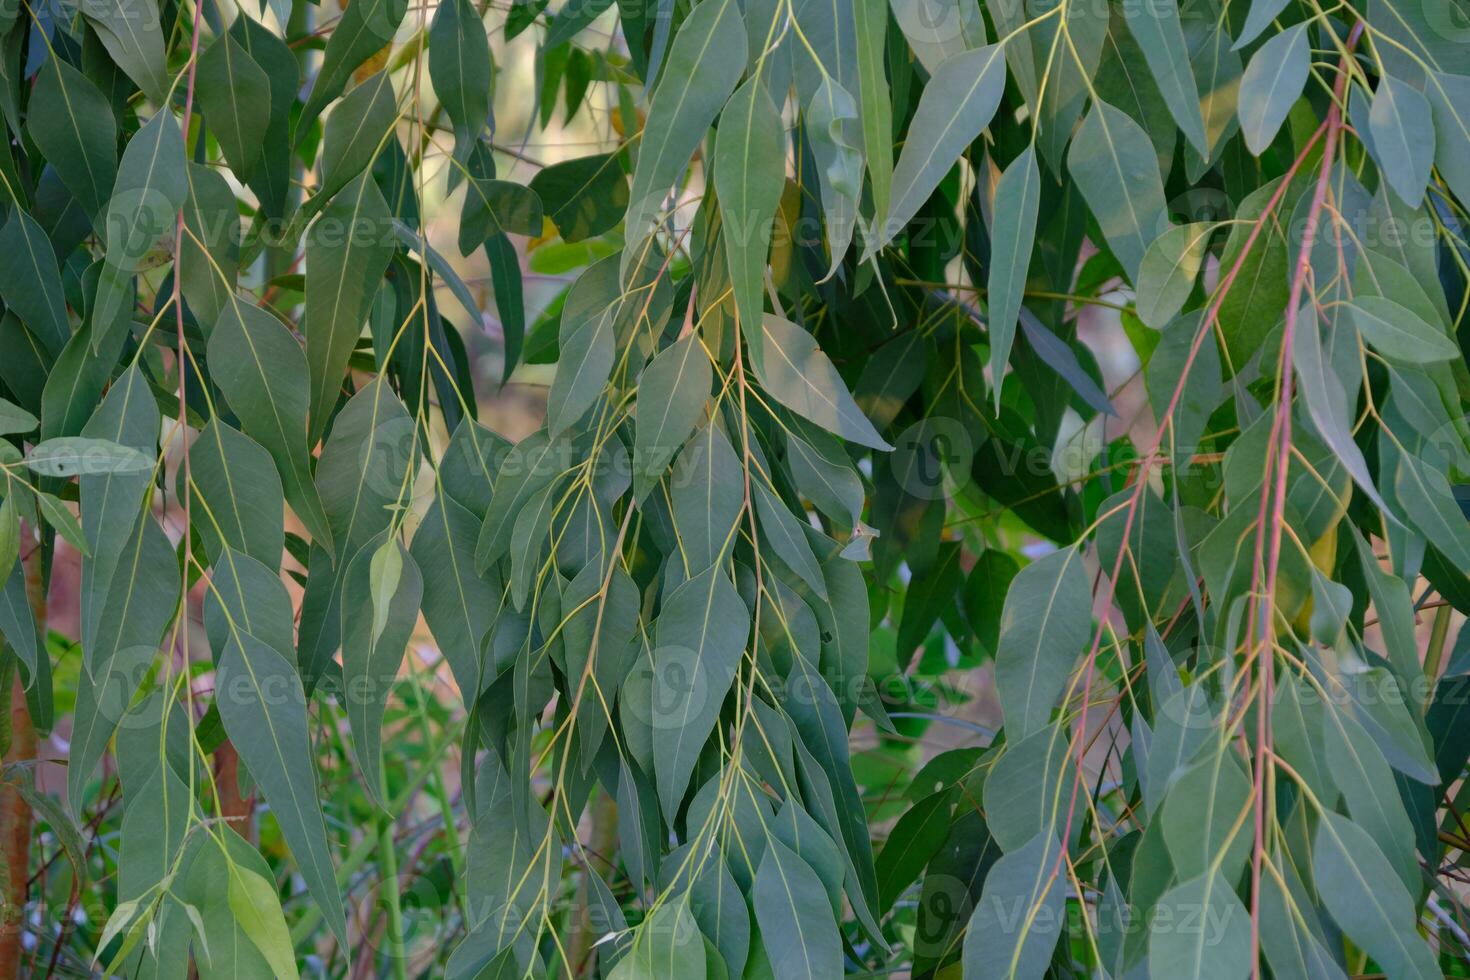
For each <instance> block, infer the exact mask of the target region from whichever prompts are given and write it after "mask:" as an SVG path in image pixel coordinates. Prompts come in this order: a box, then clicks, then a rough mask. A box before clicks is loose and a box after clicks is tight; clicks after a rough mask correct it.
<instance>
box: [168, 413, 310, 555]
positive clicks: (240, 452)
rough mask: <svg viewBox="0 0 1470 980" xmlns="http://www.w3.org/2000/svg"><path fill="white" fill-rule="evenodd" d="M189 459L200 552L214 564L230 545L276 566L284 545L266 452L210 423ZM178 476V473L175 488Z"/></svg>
mask: <svg viewBox="0 0 1470 980" xmlns="http://www.w3.org/2000/svg"><path fill="white" fill-rule="evenodd" d="M189 457H190V458H189V471H190V475H191V477H192V479H193V481H194V487H193V493H194V495H195V506H196V507H197V508H198V509H197V510H196V511H195V513H196V514H197V515H198V518H197V519H196V521H195V523H194V531H195V533H197V534H199V535H200V536H201V537H202V538H203V539H204V545H205V549H206V551H207V552H208V553H209V554H210V555H211V556H213V557H214V558H215V560H216V561H217V560H218V557H219V554H220V549H221V548H222V547H230V548H233V549H235V550H236V551H239V552H242V553H244V554H247V555H249V556H250V557H252V558H255V559H256V560H258V561H260V562H261V563H262V564H264V565H266V566H267V567H269V568H276V567H278V566H279V565H280V561H281V551H282V549H283V548H284V547H285V527H284V522H283V519H282V517H283V511H284V508H285V500H284V498H283V496H282V492H281V480H280V477H279V476H277V474H276V469H275V465H274V464H273V462H272V461H271V457H270V453H268V452H266V451H265V449H264V448H262V447H261V446H260V444H259V443H257V442H255V440H253V439H251V438H250V437H249V436H247V435H245V434H244V433H242V432H240V431H239V430H238V429H234V428H231V427H230V426H229V425H227V424H225V423H224V422H222V421H220V420H219V419H211V420H210V421H209V423H208V424H207V425H206V426H205V427H204V428H203V429H202V430H201V431H200V433H199V437H198V438H197V439H195V440H194V442H193V444H192V445H191V447H190V454H189ZM182 478H183V473H182V472H180V483H181V484H182V482H183V479H182ZM185 489H186V488H184V487H183V486H181V487H180V492H181V493H182V492H183V491H184V490H185Z"/></svg>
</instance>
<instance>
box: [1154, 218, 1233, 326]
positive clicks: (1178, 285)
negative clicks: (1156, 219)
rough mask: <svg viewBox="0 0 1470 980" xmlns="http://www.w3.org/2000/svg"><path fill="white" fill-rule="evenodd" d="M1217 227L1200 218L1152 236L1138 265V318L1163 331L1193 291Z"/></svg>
mask: <svg viewBox="0 0 1470 980" xmlns="http://www.w3.org/2000/svg"><path fill="white" fill-rule="evenodd" d="M1216 227H1217V226H1216V225H1215V224H1214V223H1213V222H1208V221H1200V222H1195V223H1194V224H1188V225H1175V226H1174V227H1172V228H1170V229H1169V230H1168V231H1166V232H1164V233H1163V234H1162V235H1160V236H1159V237H1158V238H1155V239H1154V240H1153V242H1152V243H1151V244H1150V245H1149V247H1148V249H1147V250H1146V251H1144V253H1143V261H1142V262H1140V263H1139V265H1138V282H1137V283H1136V285H1137V287H1138V288H1137V292H1138V318H1139V319H1140V320H1142V321H1143V322H1144V323H1146V324H1148V325H1149V326H1150V327H1153V328H1154V329H1155V330H1163V329H1164V328H1165V327H1166V326H1168V324H1169V321H1170V320H1172V319H1174V317H1175V316H1177V315H1178V313H1179V311H1180V309H1182V308H1183V306H1184V302H1185V300H1187V299H1189V294H1190V293H1191V292H1193V291H1194V283H1195V279H1196V278H1198V276H1199V270H1200V268H1201V266H1203V265H1204V260H1205V250H1206V248H1207V246H1208V245H1209V244H1210V236H1211V235H1212V234H1213V233H1214V231H1215V228H1216Z"/></svg>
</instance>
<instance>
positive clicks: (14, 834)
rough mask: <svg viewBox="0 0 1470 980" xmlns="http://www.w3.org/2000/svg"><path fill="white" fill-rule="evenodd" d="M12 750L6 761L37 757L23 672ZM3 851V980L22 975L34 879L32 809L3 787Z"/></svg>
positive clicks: (15, 681) (14, 698)
mask: <svg viewBox="0 0 1470 980" xmlns="http://www.w3.org/2000/svg"><path fill="white" fill-rule="evenodd" d="M8 693H9V695H10V705H9V709H10V751H9V752H7V753H5V762H6V763H7V764H8V763H11V762H18V761H20V760H23V759H34V758H35V757H36V732H35V729H33V728H32V727H31V713H30V710H29V709H28V708H26V693H25V688H24V687H23V686H22V685H21V680H20V672H19V671H14V672H13V673H12V675H11V685H10V691H9V692H8ZM0 850H3V851H4V860H5V870H6V888H5V896H4V899H5V904H4V907H3V908H0V977H16V976H20V934H21V928H22V924H23V916H24V914H25V905H26V891H27V888H26V882H27V879H28V878H29V877H30V856H31V808H30V807H29V806H27V805H26V802H25V800H23V799H21V795H20V793H19V792H17V791H16V790H15V789H13V788H10V787H4V788H0Z"/></svg>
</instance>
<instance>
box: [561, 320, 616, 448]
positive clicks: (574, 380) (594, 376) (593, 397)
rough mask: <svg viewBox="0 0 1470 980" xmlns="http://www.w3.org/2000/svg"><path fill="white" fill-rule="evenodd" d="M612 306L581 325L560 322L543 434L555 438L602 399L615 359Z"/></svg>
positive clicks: (564, 321)
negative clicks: (558, 356)
mask: <svg viewBox="0 0 1470 980" xmlns="http://www.w3.org/2000/svg"><path fill="white" fill-rule="evenodd" d="M613 312H614V310H613V307H608V308H607V309H606V310H604V311H603V312H602V313H601V314H600V315H598V316H594V317H589V318H588V319H586V320H583V321H582V322H581V323H568V322H567V321H566V320H563V321H562V327H561V357H560V358H559V359H558V360H557V364H556V378H555V379H554V380H553V381H552V383H551V392H550V394H549V395H547V398H546V431H547V434H548V435H550V436H551V438H553V439H555V438H556V437H557V436H559V435H561V434H562V433H563V432H565V431H566V430H567V429H569V428H571V427H572V426H573V425H575V424H576V423H577V422H578V421H579V420H580V419H581V418H582V416H584V415H586V414H587V412H588V411H589V410H590V409H591V408H592V406H593V405H595V404H597V402H598V401H599V400H600V399H601V398H602V394H603V389H604V387H605V386H606V385H607V381H608V376H609V375H610V374H611V373H612V369H613V361H614V359H615V358H616V357H617V345H616V343H615V340H614V337H613Z"/></svg>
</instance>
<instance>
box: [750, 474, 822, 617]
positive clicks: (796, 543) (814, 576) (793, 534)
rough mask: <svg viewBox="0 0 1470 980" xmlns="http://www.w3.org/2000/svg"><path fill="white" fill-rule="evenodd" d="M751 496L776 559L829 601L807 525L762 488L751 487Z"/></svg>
mask: <svg viewBox="0 0 1470 980" xmlns="http://www.w3.org/2000/svg"><path fill="white" fill-rule="evenodd" d="M751 496H752V497H754V498H755V511H756V514H757V516H758V517H759V519H760V528H761V531H762V532H763V533H764V536H765V540H766V543H767V544H769V545H770V546H771V550H772V551H773V552H775V555H776V557H777V558H779V559H780V560H781V561H782V562H784V563H785V564H786V567H787V568H790V569H791V570H792V571H793V572H795V573H796V575H797V577H798V578H800V579H801V580H802V581H803V582H805V583H806V584H807V585H808V586H809V587H810V588H811V590H812V591H813V592H815V593H816V594H817V595H818V596H819V597H821V598H823V599H825V598H827V583H826V581H825V580H824V579H823V577H822V569H821V567H820V566H818V564H817V557H816V555H814V554H812V546H811V545H810V544H809V543H807V539H806V532H805V531H803V530H802V528H803V526H804V523H803V522H802V521H799V520H798V519H797V518H796V516H795V515H794V514H792V513H791V511H790V509H788V508H787V506H786V504H785V503H783V502H782V501H781V500H780V499H779V498H778V497H776V495H775V494H773V493H772V492H771V491H770V490H767V489H766V488H765V486H763V485H762V484H760V483H752V484H751Z"/></svg>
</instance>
